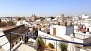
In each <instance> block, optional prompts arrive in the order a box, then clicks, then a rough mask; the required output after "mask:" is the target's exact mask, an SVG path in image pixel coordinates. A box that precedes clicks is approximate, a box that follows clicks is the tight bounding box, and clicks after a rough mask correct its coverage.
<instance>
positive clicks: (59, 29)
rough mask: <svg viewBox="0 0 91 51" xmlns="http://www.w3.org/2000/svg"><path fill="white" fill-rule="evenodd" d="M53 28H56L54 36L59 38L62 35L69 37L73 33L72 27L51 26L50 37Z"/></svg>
mask: <svg viewBox="0 0 91 51" xmlns="http://www.w3.org/2000/svg"><path fill="white" fill-rule="evenodd" d="M53 28H56V36H61V35H64V34H67V35H70V34H73V33H74V26H60V25H51V26H50V34H52V35H53Z"/></svg>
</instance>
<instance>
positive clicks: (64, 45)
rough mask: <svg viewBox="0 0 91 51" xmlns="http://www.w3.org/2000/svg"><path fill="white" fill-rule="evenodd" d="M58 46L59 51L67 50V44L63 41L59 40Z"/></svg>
mask: <svg viewBox="0 0 91 51" xmlns="http://www.w3.org/2000/svg"><path fill="white" fill-rule="evenodd" d="M59 48H60V49H61V51H67V48H68V45H67V44H66V43H64V42H60V43H59Z"/></svg>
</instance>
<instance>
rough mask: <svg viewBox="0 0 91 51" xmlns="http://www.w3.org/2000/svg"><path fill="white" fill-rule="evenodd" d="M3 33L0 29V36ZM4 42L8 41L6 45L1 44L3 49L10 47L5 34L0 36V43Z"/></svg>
mask: <svg viewBox="0 0 91 51" xmlns="http://www.w3.org/2000/svg"><path fill="white" fill-rule="evenodd" d="M2 35H4V33H3V31H0V36H2ZM6 42H8V43H7V44H6V45H4V46H2V48H3V49H5V50H6V51H7V50H9V49H10V43H9V41H8V39H7V38H6V36H3V37H1V38H0V45H3V44H5V43H6Z"/></svg>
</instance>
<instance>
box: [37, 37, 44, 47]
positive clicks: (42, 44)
mask: <svg viewBox="0 0 91 51" xmlns="http://www.w3.org/2000/svg"><path fill="white" fill-rule="evenodd" d="M38 44H39V46H40V47H42V46H44V41H43V40H42V38H39V39H38Z"/></svg>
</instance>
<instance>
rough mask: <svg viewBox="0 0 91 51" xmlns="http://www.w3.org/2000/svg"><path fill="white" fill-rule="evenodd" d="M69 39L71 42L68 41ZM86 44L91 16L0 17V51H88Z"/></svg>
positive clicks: (89, 41)
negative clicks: (71, 50)
mask: <svg viewBox="0 0 91 51" xmlns="http://www.w3.org/2000/svg"><path fill="white" fill-rule="evenodd" d="M72 37H73V40H70V38H72ZM50 38H51V39H50ZM48 39H50V40H48ZM58 40H60V41H62V42H63V43H62V42H60V41H58ZM71 42H73V43H71ZM70 43H71V44H70ZM61 44H64V45H61ZM90 44H91V16H89V15H87V14H86V15H81V16H77V15H76V16H65V14H64V13H61V14H60V15H59V16H56V17H54V16H50V17H37V16H36V15H35V14H32V16H31V17H18V16H17V17H0V50H1V51H25V49H26V51H50V50H53V51H60V50H62V49H63V48H65V49H64V50H68V51H70V48H72V49H73V50H75V51H87V50H90V51H91V48H90V47H91V45H90ZM86 45H88V46H86ZM61 46H65V47H61Z"/></svg>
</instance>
